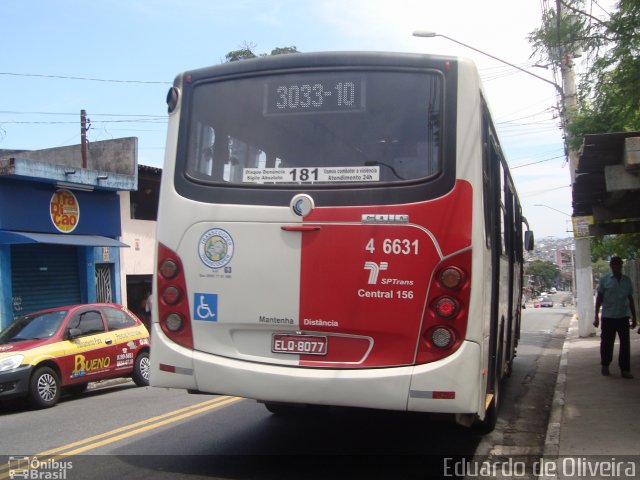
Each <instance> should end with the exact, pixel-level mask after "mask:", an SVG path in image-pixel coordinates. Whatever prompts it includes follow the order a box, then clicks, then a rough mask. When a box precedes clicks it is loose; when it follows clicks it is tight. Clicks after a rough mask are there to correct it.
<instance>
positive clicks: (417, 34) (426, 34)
mask: <svg viewBox="0 0 640 480" xmlns="http://www.w3.org/2000/svg"><path fill="white" fill-rule="evenodd" d="M413 36H414V37H424V38H433V37H442V38H446V39H447V40H449V41H451V42H454V43H457V44H458V45H462V46H463V47H465V48H469V49H471V50H473V51H474V52H478V53H481V54H482V55H486V56H487V57H490V58H493V59H494V60H497V61H498V62H502V63H504V64H505V65H509V66H510V67H512V68H515V69H516V70H520V71H521V72H524V73H526V74H527V75H531V76H532V77H536V78H537V79H538V80H542V81H543V82H547V83H549V84H551V85H553V86H554V87H555V89H556V90H557V91H558V93H559V94H560V97H561V98H563V97H564V92H563V91H562V87H561V86H560V85H558V84H557V83H556V82H553V81H551V80H549V79H547V78H544V77H541V76H540V75H536V74H535V73H533V72H530V71H529V70H526V69H524V68H522V67H519V66H517V65H514V64H513V63H509V62H507V61H506V60H502V59H501V58H498V57H496V56H494V55H491V54H490V53H487V52H483V51H482V50H480V49H478V48H475V47H472V46H471V45H467V44H466V43H463V42H461V41H460V40H456V39H455V38H451V37H448V36H447V35H443V34H441V33H436V32H428V31H426V30H416V31H415V32H413Z"/></svg>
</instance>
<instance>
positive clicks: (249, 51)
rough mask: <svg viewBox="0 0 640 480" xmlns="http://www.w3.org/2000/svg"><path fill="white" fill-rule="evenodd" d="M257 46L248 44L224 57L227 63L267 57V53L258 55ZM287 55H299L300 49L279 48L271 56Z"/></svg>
mask: <svg viewBox="0 0 640 480" xmlns="http://www.w3.org/2000/svg"><path fill="white" fill-rule="evenodd" d="M255 48H256V45H255V44H253V43H246V42H245V44H244V45H242V46H241V48H239V49H238V50H232V51H230V52H229V53H227V54H226V55H225V56H224V59H225V60H224V61H225V62H237V61H239V60H247V59H250V58H256V57H266V56H267V54H266V53H260V54H258V55H256V54H255V53H254V50H255ZM287 53H298V49H297V48H296V47H295V46H291V47H277V48H274V49H273V50H271V53H270V54H269V55H284V54H287Z"/></svg>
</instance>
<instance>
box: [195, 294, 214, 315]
mask: <svg viewBox="0 0 640 480" xmlns="http://www.w3.org/2000/svg"><path fill="white" fill-rule="evenodd" d="M193 318H194V319H195V320H207V321H209V322H217V321H218V294H216V293H196V294H194V298H193Z"/></svg>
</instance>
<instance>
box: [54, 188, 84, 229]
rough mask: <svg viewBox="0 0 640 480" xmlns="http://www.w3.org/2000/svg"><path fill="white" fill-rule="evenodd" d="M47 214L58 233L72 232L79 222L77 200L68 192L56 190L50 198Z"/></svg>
mask: <svg viewBox="0 0 640 480" xmlns="http://www.w3.org/2000/svg"><path fill="white" fill-rule="evenodd" d="M49 213H50V214H51V221H52V222H53V225H54V227H56V228H57V229H58V230H59V231H60V232H62V233H70V232H73V231H74V230H75V228H76V227H77V226H78V222H79V221H80V205H79V204H78V199H77V198H76V196H75V195H74V194H73V193H71V192H70V191H69V190H62V189H61V190H56V192H55V193H54V194H53V196H52V197H51V204H50V208H49Z"/></svg>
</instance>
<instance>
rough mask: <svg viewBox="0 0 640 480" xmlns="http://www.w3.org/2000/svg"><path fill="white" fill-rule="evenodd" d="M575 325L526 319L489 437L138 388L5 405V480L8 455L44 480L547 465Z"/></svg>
mask: <svg viewBox="0 0 640 480" xmlns="http://www.w3.org/2000/svg"><path fill="white" fill-rule="evenodd" d="M570 314H571V310H569V309H568V308H550V309H549V308H545V309H526V310H525V311H524V312H523V323H522V338H521V341H520V345H519V348H518V358H517V359H516V363H515V365H514V369H513V373H512V375H511V378H509V379H508V380H507V381H506V382H505V384H504V387H503V405H502V408H501V411H500V418H499V420H498V426H497V428H496V430H495V431H494V432H492V433H491V434H489V435H486V436H484V437H482V436H479V435H476V434H474V433H473V432H472V431H470V430H468V429H466V428H464V427H460V426H457V425H453V424H450V423H447V422H444V421H442V420H440V419H434V418H430V417H429V416H426V415H423V414H413V413H409V414H408V413H401V412H381V411H372V410H357V409H330V410H329V411H311V412H308V413H305V414H302V415H294V416H289V417H279V416H274V415H271V414H270V413H269V412H267V410H266V409H265V408H264V406H263V405H260V404H258V403H256V402H255V401H252V400H244V399H237V398H234V397H220V396H206V395H188V394H187V393H185V392H182V391H176V390H168V389H156V388H151V387H147V388H137V387H135V385H134V384H133V383H131V382H129V383H125V384H120V385H115V386H108V387H104V388H99V389H95V390H90V391H88V392H86V393H85V394H83V395H81V396H78V397H65V398H64V399H63V400H62V401H61V402H60V403H59V404H58V405H57V406H56V407H54V408H51V409H48V410H40V411H33V410H27V409H25V408H24V407H23V406H22V405H21V404H20V403H13V404H8V405H7V404H5V405H0V455H4V457H0V480H2V479H3V478H10V473H11V472H10V471H9V467H10V465H9V456H12V457H14V458H13V460H12V462H13V466H14V467H15V465H18V466H19V460H20V459H22V465H23V466H24V463H25V462H26V461H31V462H34V457H37V461H36V462H40V470H41V471H44V472H52V473H55V472H62V473H64V477H61V476H58V477H54V478H64V479H69V480H75V479H80V478H87V477H88V476H90V477H91V478H94V479H103V478H104V479H107V478H109V479H110V478H117V477H125V476H126V478H127V479H130V478H133V479H138V478H139V479H152V478H153V479H158V478H180V477H188V478H190V479H195V478H225V479H228V478H233V479H252V478H256V479H270V478H274V479H275V478H302V479H311V478H331V479H334V478H367V479H372V478H385V479H386V478H389V479H397V478H416V479H417V478H420V479H426V478H434V477H435V478H439V477H442V476H443V473H445V472H444V468H445V463H444V462H456V461H459V460H460V459H465V460H469V461H473V460H474V459H477V460H478V461H480V460H486V459H491V460H499V459H502V458H505V457H508V456H510V455H530V456H531V458H534V457H535V456H539V455H541V454H542V447H543V443H544V435H545V432H546V424H547V419H548V413H549V408H550V405H551V400H552V396H553V389H554V386H555V381H556V375H557V368H558V362H559V356H560V352H561V350H562V342H563V339H564V334H565V332H566V328H567V325H568V321H569V318H570ZM447 459H451V460H447ZM47 462H48V463H47ZM66 462H71V463H66ZM16 472H17V471H16V470H15V468H14V472H13V473H14V478H20V477H16V476H15V474H16ZM18 473H19V472H18ZM62 473H59V475H62ZM456 476H457V475H454V476H453V478H455V477H456ZM40 478H43V477H40ZM49 478H51V477H49Z"/></svg>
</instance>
